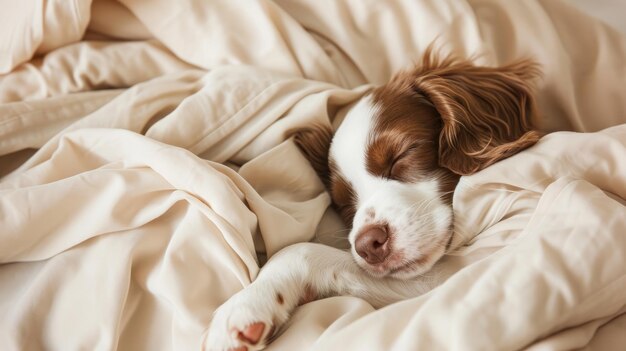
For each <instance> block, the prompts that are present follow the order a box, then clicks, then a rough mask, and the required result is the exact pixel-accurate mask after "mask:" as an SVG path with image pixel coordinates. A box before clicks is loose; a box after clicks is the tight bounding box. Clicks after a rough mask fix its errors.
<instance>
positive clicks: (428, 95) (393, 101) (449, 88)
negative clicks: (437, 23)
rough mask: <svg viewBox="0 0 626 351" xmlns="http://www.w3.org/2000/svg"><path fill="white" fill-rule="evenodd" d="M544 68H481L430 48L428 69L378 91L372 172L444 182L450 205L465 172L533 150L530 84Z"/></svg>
mask: <svg viewBox="0 0 626 351" xmlns="http://www.w3.org/2000/svg"><path fill="white" fill-rule="evenodd" d="M538 75H539V70H538V68H537V66H536V65H535V64H534V63H533V62H531V61H529V60H525V61H519V62H517V63H513V64H510V65H507V66H503V67H499V68H490V67H477V66H474V65H473V64H472V63H471V62H470V61H464V60H457V59H455V58H453V57H450V56H449V57H445V58H443V59H440V58H439V57H438V55H437V54H435V53H433V52H432V49H431V48H429V49H428V50H427V51H426V53H425V54H424V57H423V60H422V62H421V65H420V66H418V67H416V68H414V69H413V70H410V71H406V72H401V73H399V74H397V75H396V76H395V77H394V78H392V79H391V81H390V82H389V83H387V84H386V85H384V86H382V87H379V88H377V89H375V90H374V92H373V94H372V98H373V102H374V104H375V105H376V106H377V107H378V116H376V121H375V125H374V129H373V132H372V135H371V138H370V140H371V141H370V144H369V145H368V147H367V154H366V163H367V170H368V171H369V172H370V173H371V174H373V175H377V176H381V177H385V178H389V179H394V180H398V181H401V182H415V181H419V180H421V179H432V178H436V179H439V180H440V185H441V189H440V190H441V192H442V193H446V194H447V195H446V197H447V198H448V200H451V198H452V195H451V194H452V191H453V190H454V188H455V187H456V184H457V183H458V178H459V175H468V174H472V173H475V172H477V171H479V170H481V169H483V168H485V167H488V166H489V165H491V164H493V163H495V162H497V161H499V160H501V159H503V158H506V157H509V156H511V155H513V154H515V153H517V152H519V151H521V150H523V149H525V148H527V147H529V146H532V145H533V144H534V143H535V142H536V141H537V140H538V139H539V138H540V137H541V136H542V134H541V133H539V132H537V131H536V130H533V128H532V125H531V122H532V120H533V118H535V117H534V116H535V107H534V102H533V96H532V89H531V84H530V81H532V80H533V79H534V78H536V77H537V76H538Z"/></svg>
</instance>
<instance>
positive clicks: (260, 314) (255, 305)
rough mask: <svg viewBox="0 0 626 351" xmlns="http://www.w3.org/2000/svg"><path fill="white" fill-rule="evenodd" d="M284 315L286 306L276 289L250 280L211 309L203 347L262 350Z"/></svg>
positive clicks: (208, 349) (210, 349) (209, 350)
mask: <svg viewBox="0 0 626 351" xmlns="http://www.w3.org/2000/svg"><path fill="white" fill-rule="evenodd" d="M288 317H289V311H288V307H287V306H286V301H285V299H284V297H283V295H282V294H281V293H280V292H277V291H274V289H272V287H271V284H257V283H255V284H252V285H250V286H249V287H247V288H246V289H244V290H242V291H240V292H238V293H237V294H235V295H234V296H233V297H231V298H230V299H229V300H228V301H226V302H225V303H224V304H223V305H222V306H220V307H219V308H218V309H217V310H215V313H214V314H213V319H212V321H211V325H210V326H209V329H208V330H207V332H206V334H205V339H204V342H203V346H202V347H203V350H204V351H227V350H228V351H255V350H262V349H264V348H265V347H266V346H267V343H268V340H269V339H270V338H271V336H272V334H273V333H274V331H275V329H276V328H278V327H280V325H281V324H282V323H284V322H285V321H286V320H287V318H288Z"/></svg>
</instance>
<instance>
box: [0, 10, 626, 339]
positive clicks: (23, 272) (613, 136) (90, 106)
mask: <svg viewBox="0 0 626 351" xmlns="http://www.w3.org/2000/svg"><path fill="white" fill-rule="evenodd" d="M0 8H1V9H2V11H1V12H0V73H4V75H1V76H0V102H1V104H0V174H1V175H5V174H6V175H5V176H4V178H2V180H1V181H0V263H1V264H2V265H1V266H0V312H1V313H0V314H1V315H2V316H3V317H2V318H1V319H0V340H2V349H3V350H39V349H46V350H85V349H89V350H110V349H119V350H197V349H199V347H200V340H201V335H202V333H203V331H204V330H205V329H206V327H207V326H208V324H209V323H210V320H211V313H212V311H213V310H214V309H215V308H216V307H217V306H219V305H220V304H221V303H222V302H223V301H225V300H226V299H227V298H228V297H229V296H231V295H232V294H233V293H235V292H236V291H238V290H239V289H241V288H243V287H244V286H246V285H247V284H249V283H250V281H251V280H253V279H254V277H255V276H256V274H257V273H258V270H259V259H258V258H257V253H260V254H261V255H260V256H261V257H263V256H264V255H265V254H267V255H269V256H271V255H272V254H274V253H275V252H276V251H278V250H280V249H281V248H283V247H285V246H286V245H289V244H292V243H295V242H300V241H307V240H312V239H314V238H317V240H320V241H336V242H337V244H338V245H341V244H345V243H344V242H341V240H340V239H339V240H337V235H338V234H339V231H340V230H341V225H340V224H339V221H338V219H337V217H336V215H335V214H334V213H333V212H332V211H327V207H328V204H329V198H328V196H327V194H326V193H325V192H324V191H323V187H322V184H321V182H320V181H319V180H318V179H317V177H316V176H315V173H314V172H313V170H312V169H311V168H310V166H309V165H308V164H307V162H306V161H305V160H304V158H303V157H302V156H301V155H300V153H299V152H298V151H297V149H296V147H295V146H294V144H293V143H292V142H291V141H290V140H285V137H284V133H285V131H287V130H289V129H290V128H294V127H298V126H304V125H308V124H311V123H314V122H326V123H328V122H331V123H334V124H337V123H339V122H340V121H341V117H342V115H344V114H345V112H346V110H347V109H349V108H350V104H351V103H352V102H354V101H356V100H357V99H358V98H359V97H361V96H362V95H363V94H365V93H366V92H367V91H368V90H369V89H370V88H371V87H372V86H373V85H375V84H380V83H383V82H384V81H385V80H387V79H388V78H389V77H390V76H391V74H392V73H393V72H395V71H397V70H399V69H402V68H404V67H406V66H407V65H409V64H411V62H413V61H415V60H416V59H417V58H419V55H420V53H421V52H423V50H424V48H425V47H426V46H427V45H428V44H429V43H430V42H431V41H433V40H435V39H437V43H439V44H440V46H442V47H443V48H444V50H448V51H453V52H456V53H457V54H459V55H464V56H469V55H473V54H479V56H478V58H477V62H478V63H480V64H487V65H497V64H500V63H505V62H508V61H510V60H512V59H515V58H517V57H533V58H535V59H536V60H538V61H539V62H540V63H541V64H542V66H543V69H544V78H543V79H542V81H541V82H539V83H538V100H539V105H540V110H541V112H542V114H541V117H540V119H539V120H538V121H536V122H537V124H538V125H539V126H540V127H541V128H543V129H544V130H547V131H574V132H559V133H554V134H551V135H549V136H547V137H546V138H544V139H543V140H542V141H541V142H540V143H539V144H538V145H536V146H535V147H533V148H531V149H529V150H527V151H525V152H523V153H521V154H519V155H516V156H514V157H513V158H510V159H507V160H505V161H503V162H500V163H498V164H496V165H494V166H492V167H489V168H488V169H486V170H484V171H482V172H480V173H478V174H476V175H473V176H470V177H464V178H462V180H461V182H460V184H459V187H458V188H457V191H456V193H455V197H454V210H455V216H456V218H457V220H456V223H455V225H456V231H457V235H456V236H455V242H454V243H455V248H456V249H455V250H454V251H453V252H451V253H450V255H448V256H446V257H445V259H444V260H443V261H442V262H441V263H440V264H441V265H442V267H443V268H444V271H445V272H446V273H445V274H442V276H441V277H439V278H440V281H441V284H440V285H439V286H438V287H437V288H436V289H434V290H433V291H431V292H430V293H428V294H426V295H423V296H420V297H417V298H413V299H408V300H406V301H403V302H400V303H397V304H394V305H391V306H388V307H386V308H383V309H380V310H377V311H376V310H374V309H373V308H372V307H371V306H370V305H369V304H367V303H366V302H365V301H363V300H360V299H357V298H353V297H334V298H328V299H324V300H320V301H315V302H312V303H309V304H307V305H304V306H302V307H300V308H298V309H297V311H296V313H295V315H294V317H293V319H292V321H291V322H290V323H289V324H288V326H287V328H285V330H283V331H281V335H280V337H278V338H277V340H276V341H275V342H274V343H273V344H272V345H271V346H270V348H269V349H271V350H283V349H296V348H298V349H299V348H308V349H316V350H346V349H354V350H408V349H411V350H412V349H420V350H434V349H456V350H487V349H495V350H508V349H511V350H512V349H521V348H529V349H533V350H570V349H584V348H587V349H594V350H596V349H597V350H610V349H615V350H619V349H623V345H626V340H625V339H626V336H625V335H626V332H625V329H624V328H625V326H626V321H625V320H626V319H625V317H624V316H625V315H626V314H625V312H626V293H625V291H626V207H625V204H626V202H625V200H624V199H626V125H623V123H625V122H626V88H625V87H626V41H625V39H624V37H622V36H621V35H620V34H618V33H617V32H615V31H613V30H612V29H610V28H608V27H606V26H604V25H603V24H601V23H599V22H597V21H596V20H594V19H591V18H589V17H587V16H585V15H584V14H582V13H580V12H578V11H577V10H575V9H573V8H571V7H569V6H568V5H567V4H565V3H562V2H560V1H517V2H513V1H506V2H505V1H496V0H478V1H476V0H472V1H457V0H448V1H413V0H406V1H401V0H397V1H379V0H369V1H364V0H358V1H357V0H353V1H349V0H342V1H334V0H310V1H304V0H298V1H295V0H290V1H287V0H279V1H257V2H250V1H237V0H222V1H219V0H218V1H201V0H180V1H176V2H173V1H161V0H156V1H130V0H126V1H119V2H117V1H112V0H103V1H99V0H95V1H88V0H75V1H65V0H58V1H42V0H40V1H29V2H22V1H20V2H17V1H10V0H4V1H0ZM607 128H608V129H607ZM575 132H588V133H575ZM591 132H594V133H591ZM33 150H38V151H37V152H36V153H34V155H33V156H32V157H30V158H28V160H27V161H25V159H26V158H27V157H28V156H30V155H31V154H32V153H33Z"/></svg>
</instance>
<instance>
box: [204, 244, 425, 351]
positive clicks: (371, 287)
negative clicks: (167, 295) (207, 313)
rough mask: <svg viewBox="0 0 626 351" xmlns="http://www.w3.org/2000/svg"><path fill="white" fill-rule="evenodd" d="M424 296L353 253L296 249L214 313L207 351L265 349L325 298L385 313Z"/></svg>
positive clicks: (270, 263) (299, 246) (274, 261)
mask: <svg viewBox="0 0 626 351" xmlns="http://www.w3.org/2000/svg"><path fill="white" fill-rule="evenodd" d="M425 290H427V289H426V286H425V285H424V284H423V283H419V282H415V281H413V282H404V281H400V280H396V279H390V278H374V277H372V276H370V275H369V274H367V273H365V272H364V271H363V270H361V269H360V268H359V267H358V266H357V265H356V263H355V262H354V261H353V259H352V257H351V255H350V253H349V252H346V251H342V250H338V249H335V248H332V247H329V246H325V245H320V244H313V243H302V244H296V245H292V246H289V247H287V248H285V249H283V250H281V251H280V252H278V253H277V254H276V255H274V256H273V257H272V258H271V259H270V260H269V261H268V262H267V264H266V265H265V266H264V267H263V269H261V272H260V273H259V275H258V277H257V279H256V280H255V281H254V282H253V283H252V284H250V286H248V287H246V288H245V289H243V290H241V291H240V292H238V293H237V294H235V295H234V296H233V297H231V298H230V299H229V300H228V301H226V303H224V304H223V305H222V306H220V307H219V308H218V309H217V310H216V311H215V313H214V315H213V320H212V321H211V326H210V328H209V330H208V334H207V337H206V339H205V341H204V346H203V347H204V350H216V351H217V350H220V351H221V350H237V351H244V350H247V351H252V350H260V349H263V348H264V347H265V346H266V345H267V342H268V339H269V338H270V337H271V336H272V334H273V332H274V330H276V329H277V328H279V327H280V326H281V325H282V324H283V323H285V322H286V321H287V319H288V318H289V316H290V315H291V313H292V311H293V309H294V308H295V307H297V306H298V305H300V304H303V303H307V302H310V301H312V300H316V299H319V298H321V297H328V296H334V295H351V296H356V297H361V298H363V299H365V300H367V301H368V302H369V303H371V304H372V305H374V306H375V307H380V306H384V305H386V304H389V303H391V302H394V301H398V300H400V299H404V298H407V297H411V296H417V295H419V294H421V293H423V292H424V291H425Z"/></svg>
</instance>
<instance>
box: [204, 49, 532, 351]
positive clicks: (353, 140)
mask: <svg viewBox="0 0 626 351" xmlns="http://www.w3.org/2000/svg"><path fill="white" fill-rule="evenodd" d="M538 73H539V72H538V69H537V67H536V66H535V65H534V64H533V63H532V62H531V61H527V60H526V61H519V62H517V63H513V64H510V65H507V66H503V67H498V68H490V67H478V66H474V65H473V64H472V63H471V62H470V61H466V60H456V59H454V58H452V57H446V58H443V59H440V58H438V57H437V55H436V54H434V53H432V52H431V51H430V50H428V51H427V52H426V53H425V55H424V58H423V59H422V62H421V64H419V65H417V66H416V67H415V68H413V69H411V70H408V71H405V72H401V73H399V74H397V75H396V76H394V77H393V78H392V79H391V80H390V82H389V83H387V84H386V85H383V86H381V87H379V88H377V89H375V90H373V91H372V92H371V93H370V94H369V95H367V96H365V97H364V98H362V99H361V100H360V101H359V102H358V103H357V104H356V105H355V106H354V107H353V108H352V109H351V110H350V112H349V113H348V114H347V115H346V117H345V119H344V121H343V122H342V123H341V125H340V126H339V128H338V129H337V131H336V132H335V133H334V135H332V131H331V129H330V127H322V126H315V127H312V128H307V129H303V130H299V131H297V132H296V133H295V136H294V140H295V142H296V144H297V145H298V146H299V147H300V149H301V150H302V151H303V153H304V154H305V156H306V157H307V158H308V159H309V161H310V162H311V164H312V165H313V167H314V168H315V169H316V171H317V172H318V174H319V175H320V177H321V178H322V180H323V181H324V183H325V184H326V186H327V188H328V190H329V192H330V194H331V197H332V200H333V206H334V207H335V209H336V210H337V211H338V212H339V213H340V215H341V216H342V218H343V219H344V220H345V222H346V224H347V225H348V226H349V227H351V229H350V233H349V235H348V239H349V242H350V244H351V250H350V252H346V251H341V250H338V249H335V248H332V247H328V246H324V245H320V244H313V243H302V244H298V245H293V246H290V247H287V248H285V249H284V250H282V251H281V252H279V253H278V254H276V255H274V256H273V257H272V258H271V259H270V260H269V261H268V263H267V264H266V265H265V267H263V269H262V270H261V272H260V274H259V276H258V277H257V279H256V280H255V281H254V282H253V283H252V284H251V285H250V286H248V287H247V288H245V289H244V290H242V291H241V292H239V293H238V294H236V295H235V296H233V297H232V298H231V299H229V300H228V301H227V302H226V303H225V304H224V305H222V306H221V307H220V308H218V309H217V311H216V312H215V314H214V317H213V320H212V322H211V326H210V329H209V331H208V335H207V338H206V339H205V342H204V346H203V347H204V348H205V349H206V350H237V351H243V350H248V351H251V350H259V349H262V348H264V347H265V346H266V345H267V343H268V342H269V340H270V338H271V337H272V334H273V332H274V330H275V329H276V328H279V327H280V326H281V325H282V324H283V323H284V322H285V321H286V320H287V319H288V318H289V315H290V314H291V312H292V311H293V309H294V308H295V307H296V306H298V305H299V304H302V303H305V302H308V301H311V300H314V299H318V298H321V297H326V296H332V295H352V296H357V297H360V298H363V299H365V300H367V301H368V302H370V303H371V304H372V305H374V306H375V307H380V306H384V305H386V304H389V303H392V302H394V301H398V300H400V299H404V298H407V297H413V296H418V295H420V294H422V293H424V292H426V291H428V290H430V289H431V288H432V286H431V285H432V284H431V282H429V281H428V278H427V277H424V276H420V275H422V274H423V273H425V272H427V271H429V270H431V269H433V265H434V264H435V263H436V262H437V261H438V260H439V259H440V258H441V257H442V256H443V255H444V254H445V253H446V250H447V249H448V246H449V243H450V241H451V238H452V235H453V232H454V231H453V212H452V197H453V192H454V188H455V186H456V184H457V182H458V180H459V177H460V176H463V175H469V174H472V173H475V172H477V171H480V170H481V169H483V168H485V167H487V166H489V165H491V164H493V163H494V162H497V161H498V160H501V159H503V158H506V157H509V156H511V155H513V154H515V153H517V152H519V151H521V150H523V149H525V148H527V147H529V146H531V145H533V144H534V143H535V142H536V141H537V140H538V139H539V138H540V136H541V134H540V133H539V132H537V131H535V130H533V128H532V126H531V120H532V119H533V118H534V113H535V109H534V103H533V96H532V90H531V81H532V80H533V79H534V78H535V77H536V76H537V75H538ZM355 263H356V264H355ZM435 270H436V268H435Z"/></svg>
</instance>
